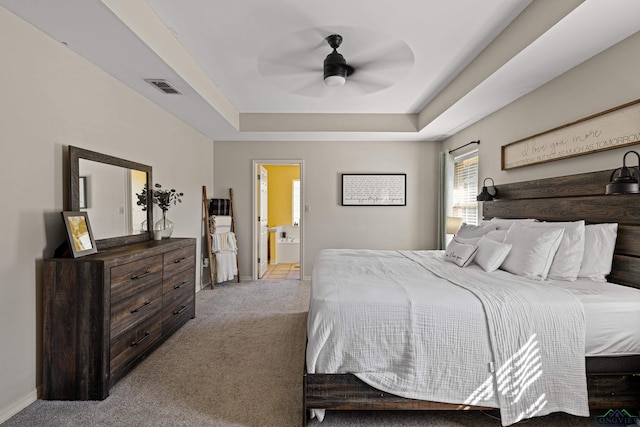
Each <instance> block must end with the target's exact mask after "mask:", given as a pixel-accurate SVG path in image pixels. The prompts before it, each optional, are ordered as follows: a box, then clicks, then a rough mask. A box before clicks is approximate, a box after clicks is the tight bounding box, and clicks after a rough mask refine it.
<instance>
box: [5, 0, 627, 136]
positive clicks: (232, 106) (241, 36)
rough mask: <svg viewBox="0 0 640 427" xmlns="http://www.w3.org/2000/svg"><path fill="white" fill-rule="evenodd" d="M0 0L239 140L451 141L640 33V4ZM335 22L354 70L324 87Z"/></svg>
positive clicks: (593, 0) (193, 118)
mask: <svg viewBox="0 0 640 427" xmlns="http://www.w3.org/2000/svg"><path fill="white" fill-rule="evenodd" d="M0 5H1V6H4V7H6V8H7V9H9V10H11V11H13V12H14V13H15V14H16V15H18V16H21V17H22V18H24V19H25V20H26V21H28V22H30V23H32V24H33V25H34V26H36V27H38V28H40V29H41V30H42V31H44V32H45V33H47V34H49V35H50V36H51V37H53V38H54V39H56V40H58V41H60V42H61V43H64V44H66V45H67V46H68V47H69V48H70V49H72V50H73V51H75V52H77V53H78V54H80V55H81V56H83V57H85V58H86V59H87V60H89V61H91V62H93V63H94V64H96V65H97V66H99V67H101V68H102V69H104V70H105V71H107V72H108V73H110V74H112V75H113V76H114V77H115V78H117V79H119V80H120V81H122V82H123V83H124V84H126V85H128V86H130V87H131V88H133V89H134V90H136V91H138V92H139V93H141V94H142V95H143V96H145V97H147V98H149V99H150V100H151V101H153V102H155V103H156V104H158V105H160V106H161V107H163V108H164V109H166V110H167V111H169V112H171V113H172V114H174V115H176V116H178V117H180V118H181V119H182V120H184V121H185V122H187V123H188V124H190V125H191V126H193V127H194V128H196V129H198V130H199V131H200V132H202V133H203V134H204V135H206V136H208V137H210V138H211V139H213V140H238V141H242V140H265V141H270V140H300V141H303V140H372V141H375V140H391V141H403V140H419V141H438V140H442V139H444V138H446V137H447V136H450V135H452V134H454V133H455V132H457V131H459V130H461V129H464V128H465V127H466V126H469V125H470V124H472V123H474V122H476V121H477V120H480V119H482V118H483V117H485V116H487V115H488V114H491V113H492V112H494V111H496V110H498V109H500V108H502V107H503V106H505V105H507V104H509V103H510V102H512V101H514V100H516V99H517V98H519V97H521V96H523V95H525V94H526V93H528V92H530V91H532V90H534V89H536V88H537V87H539V86H541V85H543V84H544V83H546V82H547V81H549V80H551V79H553V78H555V77H557V76H558V75H560V74H562V73H564V72H565V71H567V70H569V69H571V68H573V67H574V66H576V65H578V64H580V63H581V62H583V61H585V60H587V59H589V58H591V57H592V56H594V55H596V54H598V53H599V52H601V51H603V50H605V49H607V48H608V47H610V46H612V45H614V44H616V43H618V42H619V41H621V40H623V39H624V38H626V37H628V36H630V35H632V34H634V33H635V32H637V31H639V30H640V1H638V0H585V1H581V0H563V1H556V0H533V1H532V0H482V1H478V0H453V1H452V0H396V1H394V2H390V1H385V0H349V1H344V0H342V1H338V0H323V1H321V2H320V1H313V0H306V1H300V0H269V1H265V0H235V1H211V0H184V1H175V0H146V1H145V0H64V1H41V0H0ZM333 33H338V34H340V35H342V36H343V38H344V41H343V44H342V46H341V47H340V48H339V49H338V51H339V52H340V53H342V54H343V55H344V57H345V58H346V60H347V63H349V64H350V65H353V66H355V67H356V72H355V73H354V74H353V75H352V76H350V77H349V78H348V79H347V83H346V84H345V86H342V87H336V88H328V87H325V86H324V85H323V81H322V62H323V60H324V58H325V56H326V55H327V54H328V53H330V52H331V48H330V47H329V46H328V44H327V43H326V41H325V40H324V37H326V36H328V35H330V34H333ZM149 78H153V79H166V80H168V81H169V82H170V83H171V84H172V85H173V86H174V87H176V88H177V89H178V90H179V91H180V92H182V95H167V94H164V93H162V92H160V91H159V90H157V89H156V88H154V87H152V86H150V85H149V84H147V83H146V82H145V81H144V79H149Z"/></svg>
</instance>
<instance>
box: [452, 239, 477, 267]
mask: <svg viewBox="0 0 640 427" xmlns="http://www.w3.org/2000/svg"><path fill="white" fill-rule="evenodd" d="M477 251H478V248H477V247H475V246H473V245H466V244H464V243H459V242H457V241H456V240H455V239H453V240H452V241H451V242H450V243H449V245H448V246H447V249H446V250H445V251H444V259H445V260H447V261H449V262H452V263H454V264H456V265H457V266H459V267H466V266H467V265H469V263H471V261H472V260H473V257H474V255H475V254H476V252H477Z"/></svg>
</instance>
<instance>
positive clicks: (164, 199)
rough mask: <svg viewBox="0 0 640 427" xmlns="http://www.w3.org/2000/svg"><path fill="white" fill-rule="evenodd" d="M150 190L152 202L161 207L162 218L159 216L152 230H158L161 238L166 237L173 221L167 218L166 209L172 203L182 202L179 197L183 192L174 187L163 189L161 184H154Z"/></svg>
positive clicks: (169, 232) (171, 228) (169, 234)
mask: <svg viewBox="0 0 640 427" xmlns="http://www.w3.org/2000/svg"><path fill="white" fill-rule="evenodd" d="M154 187H155V188H154V190H153V191H152V193H151V194H152V200H153V203H155V204H156V205H158V206H159V207H160V209H162V218H160V219H159V220H158V221H157V222H156V223H155V225H154V227H153V230H154V231H160V232H161V234H162V238H163V239H168V238H169V237H171V234H172V233H173V222H172V221H171V220H169V218H167V211H168V210H169V208H170V207H171V206H172V205H176V204H178V203H182V200H181V199H180V197H182V196H184V193H179V192H177V191H176V190H175V189H173V188H172V189H170V190H164V189H162V185H160V184H155V185H154Z"/></svg>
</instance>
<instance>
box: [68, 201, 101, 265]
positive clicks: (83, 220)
mask: <svg viewBox="0 0 640 427" xmlns="http://www.w3.org/2000/svg"><path fill="white" fill-rule="evenodd" d="M62 219H63V221H64V225H65V228H66V229H67V239H68V242H69V249H70V250H71V253H72V254H73V257H74V258H78V257H81V256H85V255H89V254H95V253H96V252H98V248H97V247H96V242H95V240H94V238H93V233H92V232H91V225H90V224H89V216H88V215H87V213H86V212H71V211H65V212H62Z"/></svg>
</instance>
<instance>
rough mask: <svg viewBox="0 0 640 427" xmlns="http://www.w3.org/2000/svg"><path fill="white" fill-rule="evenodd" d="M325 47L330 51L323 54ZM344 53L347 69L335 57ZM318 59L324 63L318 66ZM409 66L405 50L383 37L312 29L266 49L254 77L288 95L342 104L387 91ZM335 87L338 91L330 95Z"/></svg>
mask: <svg viewBox="0 0 640 427" xmlns="http://www.w3.org/2000/svg"><path fill="white" fill-rule="evenodd" d="M322 33H324V34H322ZM327 34H329V35H328V36H327ZM343 41H345V43H344V44H343ZM347 42H348V45H347ZM327 44H328V45H329V47H330V48H331V49H332V51H330V52H329V53H328V54H327V53H326V52H327ZM341 46H342V48H341ZM345 46H346V48H345ZM338 49H340V52H338ZM344 51H347V55H348V58H349V62H348V63H347V60H346V59H345V57H344V56H343V55H342V53H341V52H344ZM323 57H324V62H322V63H320V61H322V58H323ZM413 64H414V56H413V51H412V50H411V48H410V47H409V46H408V45H407V44H406V43H405V42H404V41H402V40H400V39H397V38H394V37H390V36H388V35H387V34H383V33H380V32H377V31H374V30H370V29H365V28H352V27H339V28H333V29H332V30H331V31H326V30H323V29H320V28H317V27H314V28H307V29H304V30H300V31H297V32H295V33H290V34H288V35H287V36H285V37H283V38H279V39H278V40H274V41H273V42H272V43H270V44H269V45H267V46H266V47H265V48H264V49H263V51H262V54H261V55H260V56H259V58H258V71H259V72H260V74H261V75H262V76H263V77H264V78H266V79H268V80H270V81H271V82H272V83H273V84H275V85H276V86H278V87H280V88H281V89H283V90H285V91H287V92H289V93H293V94H297V95H303V96H310V97H320V98H324V97H329V98H338V97H340V98H343V97H345V96H354V95H355V96H361V95H368V94H371V93H374V92H378V91H381V90H383V89H386V88H388V87H391V86H393V85H394V84H396V83H398V82H399V81H400V80H401V79H402V78H403V77H404V76H405V75H406V74H407V73H408V72H409V71H410V70H411V68H412V67H413ZM347 80H348V81H347ZM341 86H343V88H341V90H335V89H337V88H340V87H341Z"/></svg>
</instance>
